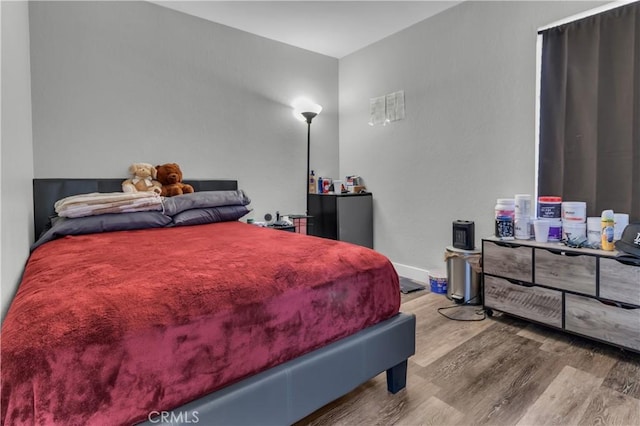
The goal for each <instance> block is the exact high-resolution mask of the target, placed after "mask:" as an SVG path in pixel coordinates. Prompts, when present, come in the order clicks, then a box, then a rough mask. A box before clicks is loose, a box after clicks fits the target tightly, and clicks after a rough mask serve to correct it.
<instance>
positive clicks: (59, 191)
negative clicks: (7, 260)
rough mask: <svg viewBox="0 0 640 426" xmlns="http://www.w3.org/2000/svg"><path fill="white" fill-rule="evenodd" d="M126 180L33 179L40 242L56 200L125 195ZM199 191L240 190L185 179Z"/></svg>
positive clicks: (219, 183)
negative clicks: (90, 195) (83, 196)
mask: <svg viewBox="0 0 640 426" xmlns="http://www.w3.org/2000/svg"><path fill="white" fill-rule="evenodd" d="M122 181H124V179H122V178H120V179H34V180H33V222H34V223H33V225H34V229H35V234H34V235H35V238H36V239H38V237H39V236H40V234H41V233H42V231H44V230H45V229H46V226H47V224H48V223H49V217H51V216H53V215H55V210H54V208H53V205H54V204H55V202H56V201H58V200H60V199H62V198H64V197H68V196H70V195H77V194H88V193H90V192H121V191H122ZM184 183H188V184H189V185H191V186H193V188H194V189H195V190H196V191H233V190H236V189H238V181H236V180H220V179H215V180H185V181H184Z"/></svg>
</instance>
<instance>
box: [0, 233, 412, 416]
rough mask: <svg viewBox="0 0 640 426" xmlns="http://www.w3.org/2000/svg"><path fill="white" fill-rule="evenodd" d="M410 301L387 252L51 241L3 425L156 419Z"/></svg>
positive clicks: (332, 244)
mask: <svg viewBox="0 0 640 426" xmlns="http://www.w3.org/2000/svg"><path fill="white" fill-rule="evenodd" d="M399 305H400V296H399V291H398V278H397V274H396V272H395V270H394V269H393V266H392V265H391V263H390V262H389V260H388V259H387V258H385V257H384V256H382V255H380V254H379V253H376V252H375V251H372V250H369V249H366V248H363V247H359V246H354V245H351V244H346V243H340V242H336V241H332V240H326V239H320V238H315V237H307V236H304V235H299V234H294V233H290V232H285V231H277V230H272V229H265V228H259V227H256V226H253V225H246V224H243V223H239V222H226V223H216V224H210V225H200V226H191V227H181V228H159V229H149V230H139V231H123V232H110V233H104V234H91V235H83V236H75V237H66V238H63V239H60V240H56V241H52V242H50V243H47V244H44V245H43V246H41V247H39V248H38V249H37V250H35V251H34V253H33V254H32V256H31V258H30V259H29V262H28V264H27V267H26V270H25V274H24V277H23V281H22V283H21V285H20V287H19V290H18V293H17V295H16V297H15V299H14V301H13V303H12V305H11V307H10V309H9V312H8V313H7V316H6V318H5V321H4V323H3V324H2V354H1V356H2V400H1V403H2V413H1V414H2V421H3V423H4V424H7V425H9V424H11V425H13V424H23V423H27V424H32V423H36V424H53V423H56V424H65V425H68V424H78V425H79V424H99V425H102V424H130V423H132V422H136V421H143V420H146V419H147V417H148V415H149V413H150V412H152V411H162V410H169V409H172V408H175V407H177V406H179V405H181V404H184V403H186V402H188V401H190V400H193V399H195V398H197V397H200V396H203V395H205V394H207V393H210V392H212V391H215V390H217V389H219V388H221V387H223V386H225V385H228V384H230V383H232V382H235V381H238V380H240V379H242V378H244V377H247V376H250V375H252V374H255V373H257V372H259V371H262V370H265V369H267V368H269V367H272V366H274V365H277V364H279V363H282V362H284V361H287V360H290V359H292V358H295V357H297V356H299V355H301V354H304V353H306V352H309V351H312V350H314V349H317V348H319V347H321V346H323V345H326V344H327V343H329V342H332V341H335V340H337V339H340V338H341V337H345V336H347V335H350V334H353V333H354V332H356V331H358V330H360V329H362V328H364V327H367V326H369V325H372V324H375V323H377V322H379V321H381V320H384V319H387V318H389V317H391V316H393V315H394V314H395V313H397V312H398V309H399Z"/></svg>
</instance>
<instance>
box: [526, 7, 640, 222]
mask: <svg viewBox="0 0 640 426" xmlns="http://www.w3.org/2000/svg"><path fill="white" fill-rule="evenodd" d="M540 34H541V36H542V49H541V62H540V64H541V65H540V66H541V68H540V110H539V120H540V123H539V146H538V177H537V181H538V182H537V186H538V194H539V195H560V196H562V197H563V200H566V201H586V202H587V214H588V215H589V216H599V215H600V213H601V211H602V210H605V209H613V210H614V211H616V212H620V213H629V215H630V219H631V220H632V221H640V2H634V3H630V4H626V5H624V6H621V7H617V8H615V9H612V10H608V11H606V12H602V13H599V14H597V15H593V16H589V17H586V18H583V19H579V20H577V21H573V22H570V23H567V24H563V25H559V26H555V27H552V28H548V29H545V30H543V31H541V32H540Z"/></svg>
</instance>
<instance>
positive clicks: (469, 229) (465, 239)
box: [453, 220, 475, 250]
mask: <svg viewBox="0 0 640 426" xmlns="http://www.w3.org/2000/svg"><path fill="white" fill-rule="evenodd" d="M474 227H475V225H474V223H473V221H471V220H456V221H455V222H453V246H454V247H455V248H458V249H461V250H474V249H475V232H474Z"/></svg>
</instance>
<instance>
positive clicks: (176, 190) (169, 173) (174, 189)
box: [156, 163, 193, 197]
mask: <svg viewBox="0 0 640 426" xmlns="http://www.w3.org/2000/svg"><path fill="white" fill-rule="evenodd" d="M156 170H157V171H158V175H157V179H158V180H159V181H160V183H161V184H162V192H161V193H160V195H162V196H163V197H173V196H174V195H182V194H190V193H192V192H193V186H191V185H189V184H186V183H182V170H180V166H178V165H177V164H176V163H167V164H163V165H161V166H156Z"/></svg>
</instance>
